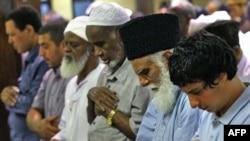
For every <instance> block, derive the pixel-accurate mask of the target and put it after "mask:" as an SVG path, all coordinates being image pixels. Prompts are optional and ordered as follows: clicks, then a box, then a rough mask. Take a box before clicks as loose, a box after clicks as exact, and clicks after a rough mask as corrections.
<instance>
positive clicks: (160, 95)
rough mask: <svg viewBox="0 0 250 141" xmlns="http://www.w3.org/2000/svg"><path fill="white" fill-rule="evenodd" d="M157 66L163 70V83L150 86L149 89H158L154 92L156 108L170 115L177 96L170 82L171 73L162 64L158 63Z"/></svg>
mask: <svg viewBox="0 0 250 141" xmlns="http://www.w3.org/2000/svg"><path fill="white" fill-rule="evenodd" d="M157 65H158V66H159V67H160V68H161V72H162V74H161V75H160V78H161V82H160V83H159V84H150V85H149V86H148V87H151V88H153V87H156V88H158V90H157V91H154V95H155V96H154V98H155V102H156V106H157V107H158V108H159V110H160V111H161V112H163V113H169V112H171V111H172V110H173V108H174V105H175V102H176V96H175V94H174V91H173V89H174V85H173V83H172V82H171V81H170V75H169V71H168V70H167V69H166V67H165V66H164V64H163V63H162V62H159V61H157Z"/></svg>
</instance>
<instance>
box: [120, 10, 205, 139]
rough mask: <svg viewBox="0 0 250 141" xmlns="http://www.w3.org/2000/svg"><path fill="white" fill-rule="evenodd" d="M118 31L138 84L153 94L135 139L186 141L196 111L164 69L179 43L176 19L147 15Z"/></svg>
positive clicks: (198, 113) (198, 112)
mask: <svg viewBox="0 0 250 141" xmlns="http://www.w3.org/2000/svg"><path fill="white" fill-rule="evenodd" d="M162 29H164V30H162ZM119 31H120V36H121V39H122V41H123V43H124V47H125V51H126V54H127V57H128V59H129V60H130V62H131V63H132V66H133V68H134V71H135V73H136V74H137V75H138V77H139V80H140V83H141V85H142V86H144V87H148V88H150V89H151V90H152V91H153V92H154V95H155V97H154V99H153V100H152V101H151V103H150V104H149V106H148V108H147V111H146V113H145V114H144V117H143V120H142V124H141V126H140V129H139V132H138V135H137V138H136V140H137V141H190V139H191V137H192V136H193V134H194V133H195V131H196V129H197V127H198V119H199V116H200V111H199V110H198V108H195V109H192V108H191V107H190V104H189V101H188V97H187V96H186V95H185V94H184V93H183V92H181V91H180V89H179V88H177V87H176V86H174V85H173V84H172V83H171V81H170V78H169V71H168V66H167V56H168V55H170V54H171V53H172V49H173V47H174V46H175V44H176V43H177V41H179V36H180V35H179V26H178V19H177V17H176V16H175V15H172V14H153V15H148V16H145V17H140V18H137V19H134V20H131V21H130V22H127V23H126V24H124V26H122V27H121V28H120V30H119Z"/></svg>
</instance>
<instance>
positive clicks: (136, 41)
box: [119, 14, 180, 60]
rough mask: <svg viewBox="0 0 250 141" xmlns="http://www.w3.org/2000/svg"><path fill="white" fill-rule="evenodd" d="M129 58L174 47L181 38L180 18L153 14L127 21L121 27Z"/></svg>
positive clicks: (171, 15)
mask: <svg viewBox="0 0 250 141" xmlns="http://www.w3.org/2000/svg"><path fill="white" fill-rule="evenodd" d="M119 32H120V36H121V39H122V41H123V43H124V47H125V51H126V54H127V57H128V60H133V59H136V58H140V57H143V56H146V55H149V54H153V53H155V52H159V51H162V50H166V49H172V48H174V46H175V45H176V43H177V42H178V41H179V39H180V33H179V24H178V18H177V17H176V16H175V15H173V14H152V15H147V16H143V17H138V18H135V19H132V20H130V21H129V22H127V23H125V24H124V25H123V26H122V27H121V28H120V29H119Z"/></svg>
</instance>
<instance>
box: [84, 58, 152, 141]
mask: <svg viewBox="0 0 250 141" xmlns="http://www.w3.org/2000/svg"><path fill="white" fill-rule="evenodd" d="M105 70H107V68H104V71H103V72H102V73H103V74H101V75H100V78H99V80H98V85H99V86H106V87H108V88H110V89H111V90H112V91H115V92H116V93H117V96H118V98H119V103H118V107H117V109H118V110H119V111H121V112H122V113H124V114H126V115H128V116H131V117H130V119H129V124H130V127H131V129H132V131H133V132H134V133H135V134H137V132H138V129H139V126H140V124H141V121H142V117H143V115H144V113H145V111H146V108H147V106H148V104H149V102H150V101H151V99H152V97H153V95H152V93H151V92H150V91H149V90H148V89H147V88H143V87H141V86H140V85H139V84H140V83H139V79H138V76H137V75H136V74H135V72H134V70H133V68H132V65H131V63H130V62H129V61H128V60H127V59H126V60H125V61H124V63H123V65H122V66H121V67H120V68H119V69H118V70H117V71H116V72H115V73H114V74H112V75H108V73H105ZM88 138H89V141H100V140H102V141H130V139H129V138H128V137H126V136H125V135H124V134H123V133H122V132H120V130H119V129H117V128H115V127H114V126H111V127H110V126H109V125H107V123H106V118H105V117H103V116H97V117H96V118H95V120H94V121H93V123H92V124H91V125H90V128H89V132H88Z"/></svg>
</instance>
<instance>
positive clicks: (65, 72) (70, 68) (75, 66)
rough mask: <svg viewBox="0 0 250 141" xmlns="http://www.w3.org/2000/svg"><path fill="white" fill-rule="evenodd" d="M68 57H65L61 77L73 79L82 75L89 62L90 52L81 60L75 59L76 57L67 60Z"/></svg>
mask: <svg viewBox="0 0 250 141" xmlns="http://www.w3.org/2000/svg"><path fill="white" fill-rule="evenodd" d="M68 57H69V56H67V57H63V61H62V64H61V67H60V71H61V75H62V77H64V78H68V77H72V76H74V75H77V74H78V73H80V71H81V70H82V69H83V68H84V67H85V65H86V63H87V61H88V57H89V51H86V52H85V53H84V54H83V55H82V56H81V57H80V58H79V59H76V58H74V56H70V57H71V59H67V58H68Z"/></svg>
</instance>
